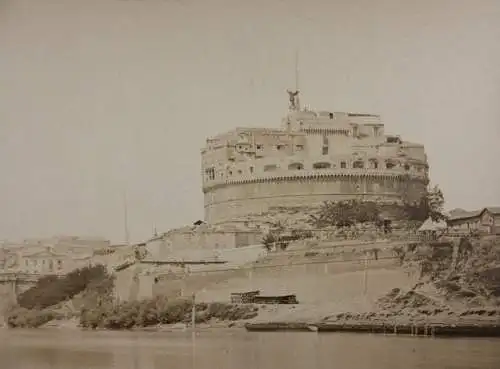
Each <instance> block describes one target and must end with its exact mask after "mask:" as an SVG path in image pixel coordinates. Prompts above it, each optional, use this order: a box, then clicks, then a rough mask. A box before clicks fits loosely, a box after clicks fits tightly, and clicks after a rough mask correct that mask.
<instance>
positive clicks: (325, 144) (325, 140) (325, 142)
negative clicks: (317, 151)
mask: <svg viewBox="0 0 500 369" xmlns="http://www.w3.org/2000/svg"><path fill="white" fill-rule="evenodd" d="M321 153H322V154H323V155H328V137H327V136H326V135H324V136H323V147H322V149H321Z"/></svg>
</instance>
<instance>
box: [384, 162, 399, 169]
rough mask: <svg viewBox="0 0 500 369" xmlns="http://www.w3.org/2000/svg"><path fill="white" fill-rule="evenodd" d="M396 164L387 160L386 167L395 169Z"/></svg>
mask: <svg viewBox="0 0 500 369" xmlns="http://www.w3.org/2000/svg"><path fill="white" fill-rule="evenodd" d="M395 166H396V163H394V162H392V161H386V162H385V167H386V169H393V168H394V167H395Z"/></svg>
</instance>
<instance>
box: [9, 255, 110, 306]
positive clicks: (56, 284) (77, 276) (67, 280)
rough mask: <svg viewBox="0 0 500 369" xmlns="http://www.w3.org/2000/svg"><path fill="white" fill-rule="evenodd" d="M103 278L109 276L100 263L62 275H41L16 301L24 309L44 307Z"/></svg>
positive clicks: (63, 299) (58, 301)
mask: <svg viewBox="0 0 500 369" xmlns="http://www.w3.org/2000/svg"><path fill="white" fill-rule="evenodd" d="M105 279H110V278H109V276H108V273H107V270H106V268H105V267H104V266H102V265H97V266H93V267H85V268H81V269H75V270H73V271H72V272H70V273H68V274H66V275H65V276H63V277H57V276H54V275H50V276H46V277H42V278H40V280H39V281H38V282H37V284H36V285H35V286H33V287H32V288H30V289H29V290H27V291H25V292H24V293H22V294H21V295H20V296H19V298H18V303H19V305H20V306H21V307H23V308H26V309H35V308H37V309H45V308H47V307H49V306H53V305H56V304H58V303H60V302H62V301H65V300H69V299H71V298H73V296H75V295H76V294H78V293H80V292H82V291H83V290H85V289H86V288H87V287H88V286H89V285H90V284H91V283H99V282H100V281H103V280H105Z"/></svg>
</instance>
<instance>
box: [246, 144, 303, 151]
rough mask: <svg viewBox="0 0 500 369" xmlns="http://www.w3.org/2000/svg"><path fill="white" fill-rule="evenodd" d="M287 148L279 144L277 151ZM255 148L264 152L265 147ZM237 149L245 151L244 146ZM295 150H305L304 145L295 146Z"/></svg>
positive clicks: (258, 145)
mask: <svg viewBox="0 0 500 369" xmlns="http://www.w3.org/2000/svg"><path fill="white" fill-rule="evenodd" d="M286 147H287V145H285V144H278V145H276V150H278V151H281V150H284V149H286ZM255 148H256V149H257V150H264V145H262V144H256V145H255ZM237 149H238V150H243V146H240V145H238V146H237ZM295 150H297V151H302V150H304V145H295Z"/></svg>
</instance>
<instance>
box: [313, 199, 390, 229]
mask: <svg viewBox="0 0 500 369" xmlns="http://www.w3.org/2000/svg"><path fill="white" fill-rule="evenodd" d="M380 212H381V210H380V206H379V205H378V204H377V203H376V202H374V201H365V202H361V201H357V200H348V201H339V202H332V201H327V202H324V203H323V204H322V205H321V207H320V209H319V211H318V213H317V214H316V215H312V216H311V220H312V222H313V223H314V225H315V226H316V227H318V228H322V227H328V226H336V227H339V228H341V227H350V226H352V225H354V224H356V223H367V222H374V223H377V222H378V221H379V219H380Z"/></svg>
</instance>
